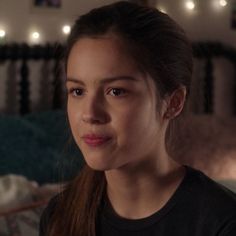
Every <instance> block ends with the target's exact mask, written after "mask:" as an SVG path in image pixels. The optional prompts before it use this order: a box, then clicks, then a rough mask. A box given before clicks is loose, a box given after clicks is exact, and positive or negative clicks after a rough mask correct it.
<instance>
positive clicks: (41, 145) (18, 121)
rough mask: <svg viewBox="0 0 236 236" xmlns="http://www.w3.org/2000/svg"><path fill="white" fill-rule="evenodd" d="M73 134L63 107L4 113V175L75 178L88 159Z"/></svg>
mask: <svg viewBox="0 0 236 236" xmlns="http://www.w3.org/2000/svg"><path fill="white" fill-rule="evenodd" d="M70 136H71V135H70V129H69V126H68V122H67V121H66V113H65V112H64V111H61V110H57V111H48V112H41V113H32V114H29V115H25V116H22V117H20V116H7V115H2V116H0V142H1V145H0V175H5V174H9V173H13V174H19V175H23V176H26V177H27V178H29V179H31V180H36V181H37V182H38V183H40V184H42V183H50V182H58V181H64V180H69V179H71V178H73V177H74V175H76V174H77V173H78V171H79V170H80V169H81V167H82V166H83V163H84V160H83V156H82V154H81V152H80V150H79V148H78V147H77V146H76V144H75V143H74V141H73V139H72V138H71V137H70Z"/></svg>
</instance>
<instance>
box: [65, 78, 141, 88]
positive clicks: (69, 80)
mask: <svg viewBox="0 0 236 236" xmlns="http://www.w3.org/2000/svg"><path fill="white" fill-rule="evenodd" d="M119 80H124V81H127V80H128V81H134V82H138V81H140V80H139V79H137V78H135V77H132V76H118V77H111V78H104V79H102V80H101V81H100V84H108V83H112V82H115V81H119ZM67 82H73V83H77V84H81V85H83V86H84V85H85V83H84V82H83V81H82V80H79V79H75V78H71V77H68V78H67V79H66V83H67Z"/></svg>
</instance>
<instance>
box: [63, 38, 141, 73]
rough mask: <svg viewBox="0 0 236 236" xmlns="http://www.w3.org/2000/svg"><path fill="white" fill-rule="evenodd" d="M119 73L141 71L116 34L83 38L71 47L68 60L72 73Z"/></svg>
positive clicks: (68, 70)
mask: <svg viewBox="0 0 236 236" xmlns="http://www.w3.org/2000/svg"><path fill="white" fill-rule="evenodd" d="M75 72H80V73H91V74H92V73H94V74H97V76H99V74H102V73H105V74H109V73H110V74H111V76H112V74H117V73H121V74H122V73H134V72H140V71H139V69H138V67H137V65H136V62H135V60H134V59H133V58H132V57H131V55H130V54H129V53H128V52H127V50H126V48H125V45H124V43H123V42H122V41H121V40H120V39H119V38H117V37H114V36H110V35H109V36H103V37H99V38H82V39H80V40H78V41H77V42H76V43H75V44H74V46H73V47H72V49H71V52H70V54H69V57H68V61H67V74H70V73H75Z"/></svg>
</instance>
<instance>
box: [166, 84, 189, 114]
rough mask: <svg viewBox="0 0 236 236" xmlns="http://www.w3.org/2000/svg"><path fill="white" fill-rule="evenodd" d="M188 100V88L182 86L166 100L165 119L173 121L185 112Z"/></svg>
mask: <svg viewBox="0 0 236 236" xmlns="http://www.w3.org/2000/svg"><path fill="white" fill-rule="evenodd" d="M185 99H186V87H185V86H181V87H179V88H178V89H176V90H175V91H174V92H173V93H172V94H171V95H168V96H167V97H166V99H165V102H166V106H165V111H164V115H163V118H164V119H173V118H174V117H176V116H178V115H179V114H180V113H181V111H182V110H183V107H184V103H185Z"/></svg>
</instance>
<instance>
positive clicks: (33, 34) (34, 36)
mask: <svg viewBox="0 0 236 236" xmlns="http://www.w3.org/2000/svg"><path fill="white" fill-rule="evenodd" d="M39 37H40V34H39V32H33V33H32V38H33V39H39Z"/></svg>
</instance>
